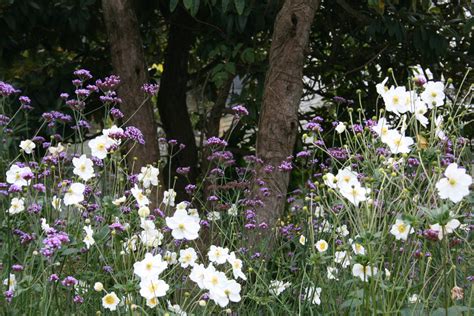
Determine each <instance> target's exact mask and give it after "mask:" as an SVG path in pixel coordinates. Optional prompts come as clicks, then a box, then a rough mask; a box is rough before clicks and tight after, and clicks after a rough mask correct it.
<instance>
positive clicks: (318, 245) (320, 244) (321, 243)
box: [315, 239, 329, 252]
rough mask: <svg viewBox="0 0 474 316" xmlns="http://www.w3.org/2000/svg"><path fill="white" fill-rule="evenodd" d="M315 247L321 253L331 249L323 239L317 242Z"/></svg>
mask: <svg viewBox="0 0 474 316" xmlns="http://www.w3.org/2000/svg"><path fill="white" fill-rule="evenodd" d="M315 246H316V249H317V250H318V251H319V252H325V251H326V250H328V248H329V245H328V243H327V241H326V240H323V239H321V240H318V241H317V242H316V245H315Z"/></svg>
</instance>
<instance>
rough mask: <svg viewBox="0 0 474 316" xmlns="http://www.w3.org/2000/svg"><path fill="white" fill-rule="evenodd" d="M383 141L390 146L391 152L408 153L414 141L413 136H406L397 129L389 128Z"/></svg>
mask: <svg viewBox="0 0 474 316" xmlns="http://www.w3.org/2000/svg"><path fill="white" fill-rule="evenodd" d="M385 143H386V144H387V145H388V147H389V148H390V151H391V152H392V154H408V153H409V152H410V151H411V148H410V147H411V146H412V145H413V144H414V143H415V142H414V141H413V138H411V137H407V136H404V135H402V134H401V133H399V132H398V131H395V130H391V131H389V132H388V135H387V138H386V141H385Z"/></svg>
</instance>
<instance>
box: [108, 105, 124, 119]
mask: <svg viewBox="0 0 474 316" xmlns="http://www.w3.org/2000/svg"><path fill="white" fill-rule="evenodd" d="M110 115H112V117H113V118H114V119H117V120H118V119H121V118H123V116H124V115H123V113H122V112H121V111H120V110H119V109H117V108H111V109H110Z"/></svg>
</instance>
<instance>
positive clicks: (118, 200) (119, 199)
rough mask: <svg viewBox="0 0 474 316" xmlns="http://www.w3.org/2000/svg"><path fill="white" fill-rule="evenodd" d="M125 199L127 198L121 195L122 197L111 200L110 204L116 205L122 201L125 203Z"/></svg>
mask: <svg viewBox="0 0 474 316" xmlns="http://www.w3.org/2000/svg"><path fill="white" fill-rule="evenodd" d="M126 200H127V198H126V197H125V196H122V197H119V198H118V199H115V200H113V201H112V204H113V205H116V206H120V205H122V204H123V203H125V201H126Z"/></svg>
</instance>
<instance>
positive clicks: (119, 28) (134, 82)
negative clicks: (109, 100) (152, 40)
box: [102, 0, 164, 183]
mask: <svg viewBox="0 0 474 316" xmlns="http://www.w3.org/2000/svg"><path fill="white" fill-rule="evenodd" d="M102 9H103V14H104V20H105V25H106V28H107V34H108V40H109V45H110V50H111V56H112V65H113V68H114V72H115V73H116V74H117V75H119V76H120V79H121V84H120V86H119V88H118V93H119V95H120V97H121V98H122V100H123V102H122V104H121V106H120V108H121V110H122V111H123V113H124V114H125V116H126V119H128V120H129V121H128V123H127V125H132V126H136V127H138V128H139V129H140V130H141V131H142V132H143V136H144V138H145V145H136V146H135V147H134V148H133V150H132V152H131V154H130V155H129V158H130V159H129V160H128V163H129V166H132V165H133V166H134V170H133V171H134V172H139V170H140V167H142V166H145V165H147V164H153V163H157V162H158V161H159V159H160V149H159V146H158V133H157V123H156V121H155V116H154V113H153V104H152V103H151V102H150V101H148V102H145V103H144V104H143V100H145V96H144V93H143V92H142V91H141V86H142V85H143V84H144V83H147V82H148V80H149V78H148V72H147V71H146V62H145V55H144V52H143V44H142V40H141V37H140V30H139V27H138V22H137V17H136V15H135V11H134V9H133V3H132V1H131V0H103V1H102ZM134 158H135V159H134ZM161 178H162V177H161ZM160 182H161V183H164V182H163V181H162V179H160Z"/></svg>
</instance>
